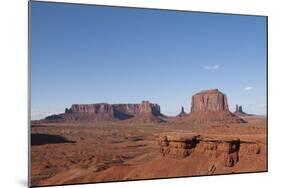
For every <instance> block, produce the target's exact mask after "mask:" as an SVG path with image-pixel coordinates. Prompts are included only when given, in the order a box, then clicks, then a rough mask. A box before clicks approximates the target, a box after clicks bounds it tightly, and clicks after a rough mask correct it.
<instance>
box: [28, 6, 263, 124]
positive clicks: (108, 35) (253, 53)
mask: <svg viewBox="0 0 281 188" xmlns="http://www.w3.org/2000/svg"><path fill="white" fill-rule="evenodd" d="M30 11H31V12H30V13H31V14H30V64H31V118H32V119H40V118H43V117H45V116H47V115H50V114H54V113H60V112H63V111H64V109H65V108H66V107H70V106H71V104H74V103H75V104H80V103H81V104H88V103H100V102H106V103H140V102H141V101H142V100H149V101H150V102H153V103H158V104H159V105H160V106H161V111H162V113H164V114H166V115H177V114H178V113H179V112H180V109H181V106H183V107H184V108H185V111H186V112H189V111H190V104H191V97H192V95H194V94H195V93H196V92H199V91H201V90H205V89H213V88H218V89H219V90H220V91H222V92H223V93H225V94H226V95H227V98H228V104H229V108H230V110H234V108H235V104H239V105H242V106H243V109H244V111H246V112H247V113H254V114H261V115H265V114H266V82H267V81H266V43H267V41H266V17H262V16H242V15H227V14H210V13H200V12H184V11H167V10H152V9H136V8H116V7H105V6H85V5H77V4H61V3H44V2H31V9H30Z"/></svg>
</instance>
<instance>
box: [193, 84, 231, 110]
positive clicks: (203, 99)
mask: <svg viewBox="0 0 281 188" xmlns="http://www.w3.org/2000/svg"><path fill="white" fill-rule="evenodd" d="M208 111H215V112H220V111H229V110H228V104H227V97H226V95H225V94H223V93H222V92H220V91H219V90H218V89H211V90H204V91H201V92H199V93H197V94H195V95H193V96H192V104H191V112H192V113H193V112H208Z"/></svg>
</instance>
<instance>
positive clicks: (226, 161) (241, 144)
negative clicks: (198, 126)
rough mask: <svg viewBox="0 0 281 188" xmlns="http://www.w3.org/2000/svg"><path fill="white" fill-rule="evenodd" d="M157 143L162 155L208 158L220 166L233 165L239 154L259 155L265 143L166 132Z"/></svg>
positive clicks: (175, 157)
mask: <svg viewBox="0 0 281 188" xmlns="http://www.w3.org/2000/svg"><path fill="white" fill-rule="evenodd" d="M158 144H159V146H160V153H161V155H162V156H163V157H170V158H174V159H183V158H188V157H198V158H201V159H202V158H208V160H210V161H211V160H213V161H216V162H220V163H221V164H220V165H222V166H225V167H233V166H234V165H235V164H236V163H238V162H239V155H259V154H260V153H261V150H262V145H264V144H265V143H260V142H257V141H249V140H247V139H245V140H244V139H243V138H242V140H241V138H237V137H231V136H222V135H221V136H218V135H211V136H209V135H196V134H194V133H167V134H164V135H162V136H160V137H159V140H158ZM263 152H265V151H263ZM198 160H199V159H198Z"/></svg>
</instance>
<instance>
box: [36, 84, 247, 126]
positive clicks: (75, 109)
mask: <svg viewBox="0 0 281 188" xmlns="http://www.w3.org/2000/svg"><path fill="white" fill-rule="evenodd" d="M241 115H247V113H245V112H243V110H242V106H238V105H236V111H235V112H234V113H232V112H230V111H229V108H228V102H227V97H226V95H225V94H223V93H222V92H220V91H219V90H218V89H211V90H204V91H201V92H199V93H196V94H195V95H193V96H192V102H191V111H190V113H186V112H185V111H184V108H183V107H182V108H181V111H180V113H179V115H177V116H175V117H174V118H173V117H167V116H164V115H163V114H162V113H161V110H160V106H159V105H158V104H154V103H150V102H149V101H142V102H141V103H140V104H108V103H96V104H73V105H72V106H71V107H70V108H66V109H65V113H62V114H54V115H51V116H48V117H46V118H45V119H42V120H37V121H33V122H32V124H33V125H36V124H42V123H68V122H70V123H71V122H111V121H115V122H116V121H121V120H122V121H124V122H129V123H162V122H166V121H174V120H175V121H183V122H188V123H190V124H209V123H216V124H217V123H219V124H226V123H227V124H228V123H246V121H245V120H244V119H242V118H241Z"/></svg>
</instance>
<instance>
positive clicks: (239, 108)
mask: <svg viewBox="0 0 281 188" xmlns="http://www.w3.org/2000/svg"><path fill="white" fill-rule="evenodd" d="M233 113H234V114H235V115H237V116H251V114H248V113H246V112H244V111H243V108H242V106H239V105H238V104H236V106H235V111H234V112H233Z"/></svg>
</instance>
